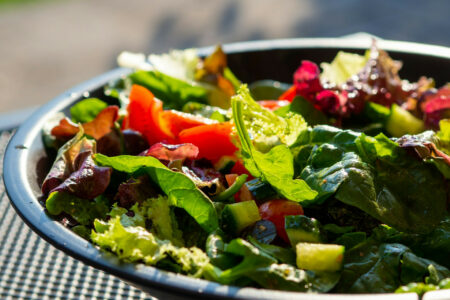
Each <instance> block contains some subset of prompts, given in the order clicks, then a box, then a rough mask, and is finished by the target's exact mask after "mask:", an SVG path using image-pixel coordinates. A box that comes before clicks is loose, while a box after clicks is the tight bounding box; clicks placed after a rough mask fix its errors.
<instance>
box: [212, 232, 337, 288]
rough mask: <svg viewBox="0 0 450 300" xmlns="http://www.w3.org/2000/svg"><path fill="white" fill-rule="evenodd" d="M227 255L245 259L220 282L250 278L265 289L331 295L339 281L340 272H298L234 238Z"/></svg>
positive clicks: (228, 270) (221, 276) (227, 247)
mask: <svg viewBox="0 0 450 300" xmlns="http://www.w3.org/2000/svg"><path fill="white" fill-rule="evenodd" d="M225 252H228V253H232V254H234V255H236V256H241V257H242V258H243V260H242V261H241V262H240V263H239V264H238V265H236V266H234V267H233V268H231V269H227V270H225V271H223V272H222V274H221V275H220V276H219V282H221V283H223V284H230V283H233V282H236V281H241V280H242V279H243V278H250V279H251V280H253V281H254V282H256V283H258V284H259V285H260V286H262V287H264V288H270V289H279V290H290V291H298V292H327V291H329V290H331V289H332V288H333V287H334V286H335V285H336V283H337V282H338V280H339V273H330V272H323V273H319V272H317V273H315V272H310V271H304V270H300V269H297V268H295V267H293V266H291V265H288V264H277V263H276V262H277V261H276V259H275V258H273V257H272V256H270V255H269V254H267V252H266V251H260V249H258V248H257V247H254V246H253V245H251V244H250V243H249V242H247V241H245V240H243V239H234V240H232V241H231V242H230V243H229V244H227V245H226V246H225Z"/></svg>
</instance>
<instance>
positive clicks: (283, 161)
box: [232, 86, 317, 202]
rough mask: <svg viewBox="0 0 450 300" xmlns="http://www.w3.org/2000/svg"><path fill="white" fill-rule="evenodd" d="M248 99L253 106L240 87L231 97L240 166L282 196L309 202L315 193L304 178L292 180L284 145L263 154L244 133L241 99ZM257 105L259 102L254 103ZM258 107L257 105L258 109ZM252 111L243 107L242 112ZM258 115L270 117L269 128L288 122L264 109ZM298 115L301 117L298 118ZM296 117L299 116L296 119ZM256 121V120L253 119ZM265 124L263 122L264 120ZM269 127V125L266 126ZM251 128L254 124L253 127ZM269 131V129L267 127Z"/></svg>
mask: <svg viewBox="0 0 450 300" xmlns="http://www.w3.org/2000/svg"><path fill="white" fill-rule="evenodd" d="M245 99H250V100H251V101H250V102H249V103H250V105H251V106H253V104H252V102H254V101H253V100H252V99H251V98H250V95H249V94H248V89H247V88H246V87H245V86H244V87H243V88H241V89H240V91H239V96H236V97H233V100H232V110H233V120H234V123H235V126H236V130H237V134H238V136H239V139H240V142H241V155H242V158H243V161H244V165H245V167H246V168H247V170H248V171H249V172H250V173H251V174H252V175H253V176H255V177H258V178H261V180H263V181H265V182H268V183H269V184H270V185H272V186H273V187H274V188H275V190H276V191H277V192H278V193H279V194H281V195H282V196H284V197H285V198H286V199H289V200H292V201H297V202H303V201H309V200H312V199H314V198H315V197H316V195H317V192H316V191H314V190H312V189H311V188H310V187H309V186H308V184H306V183H305V181H303V180H301V179H294V178H293V176H294V158H293V155H292V153H291V151H290V150H289V148H288V147H287V146H286V145H283V144H282V145H278V146H275V147H273V148H272V149H270V151H269V152H267V153H262V152H260V151H258V150H257V149H256V148H255V147H254V146H253V144H252V141H251V140H250V138H249V136H248V133H247V131H246V124H245V121H244V117H243V115H244V108H243V106H244V103H243V102H244V101H245ZM256 105H257V106H258V107H259V105H258V104H256ZM260 109H261V108H260ZM249 110H252V108H250V107H248V106H247V109H246V111H247V112H248V111H249ZM261 112H262V113H261V114H260V115H259V117H258V119H260V120H262V119H266V120H267V119H269V120H270V119H273V120H275V121H276V123H275V124H273V125H272V127H277V126H279V130H285V129H286V128H283V129H281V128H282V127H281V126H283V125H284V126H285V125H286V124H289V123H288V122H287V121H285V120H284V119H282V118H280V117H277V116H275V115H272V114H273V113H271V112H268V111H267V112H266V111H264V110H262V111H261ZM300 118H301V117H300ZM299 120H300V119H299ZM255 122H256V121H255ZM266 124H267V123H266ZM269 127H270V126H269ZM253 128H255V127H253ZM268 130H272V129H268Z"/></svg>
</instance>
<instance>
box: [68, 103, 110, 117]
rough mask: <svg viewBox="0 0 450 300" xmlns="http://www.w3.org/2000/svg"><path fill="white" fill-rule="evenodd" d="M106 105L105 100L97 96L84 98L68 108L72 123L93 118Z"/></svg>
mask: <svg viewBox="0 0 450 300" xmlns="http://www.w3.org/2000/svg"><path fill="white" fill-rule="evenodd" d="M107 106H108V104H106V102H103V101H102V100H100V99H97V98H88V99H84V100H82V101H80V102H78V103H76V104H75V105H74V106H72V107H71V108H70V116H71V117H72V121H73V122H74V123H87V122H90V121H92V120H94V119H95V117H96V116H97V115H98V113H99V112H101V111H102V110H103V109H105V108H106V107H107Z"/></svg>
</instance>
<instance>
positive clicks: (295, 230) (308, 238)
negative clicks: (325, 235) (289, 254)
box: [284, 215, 322, 247]
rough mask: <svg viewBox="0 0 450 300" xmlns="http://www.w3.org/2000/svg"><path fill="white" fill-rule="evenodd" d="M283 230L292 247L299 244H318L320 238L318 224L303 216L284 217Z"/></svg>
mask: <svg viewBox="0 0 450 300" xmlns="http://www.w3.org/2000/svg"><path fill="white" fill-rule="evenodd" d="M284 220H285V222H284V228H285V229H286V233H287V235H288V238H289V241H290V242H291V245H292V247H295V245H297V244H298V243H300V242H310V243H320V242H322V236H321V233H320V229H319V226H320V223H319V221H317V220H316V219H314V218H308V217H306V216H303V215H297V216H286V217H284Z"/></svg>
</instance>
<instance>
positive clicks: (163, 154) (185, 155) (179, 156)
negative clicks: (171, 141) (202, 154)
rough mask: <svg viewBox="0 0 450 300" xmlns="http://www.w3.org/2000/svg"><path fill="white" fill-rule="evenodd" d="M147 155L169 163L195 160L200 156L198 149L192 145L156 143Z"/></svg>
mask: <svg viewBox="0 0 450 300" xmlns="http://www.w3.org/2000/svg"><path fill="white" fill-rule="evenodd" d="M145 155H146V156H153V157H155V158H157V159H159V160H168V161H174V160H184V159H195V158H197V156H198V147H197V146H195V145H194V144H191V143H186V144H177V145H167V144H163V143H156V144H154V145H153V146H151V147H150V149H148V150H147V152H146V153H145Z"/></svg>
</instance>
